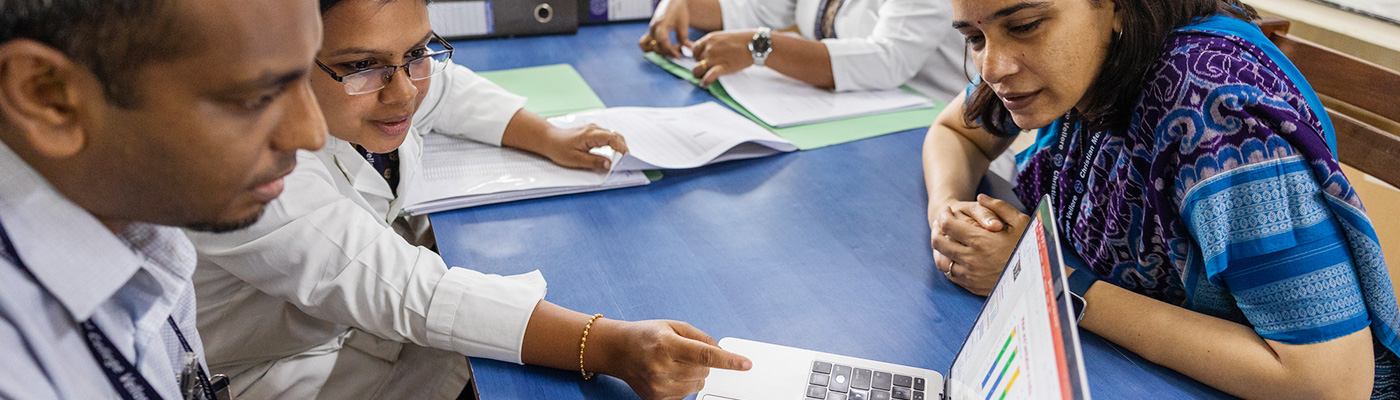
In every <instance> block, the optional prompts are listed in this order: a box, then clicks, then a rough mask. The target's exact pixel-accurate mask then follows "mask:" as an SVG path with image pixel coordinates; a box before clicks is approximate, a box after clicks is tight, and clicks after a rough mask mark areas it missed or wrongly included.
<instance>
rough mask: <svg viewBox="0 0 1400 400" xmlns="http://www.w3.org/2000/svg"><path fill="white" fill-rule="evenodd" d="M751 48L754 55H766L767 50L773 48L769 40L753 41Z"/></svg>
mask: <svg viewBox="0 0 1400 400" xmlns="http://www.w3.org/2000/svg"><path fill="white" fill-rule="evenodd" d="M751 47H753V51H754V52H755V53H767V52H768V50H769V49H772V48H773V41H772V40H771V39H768V40H764V39H758V40H754V41H753V43H751Z"/></svg>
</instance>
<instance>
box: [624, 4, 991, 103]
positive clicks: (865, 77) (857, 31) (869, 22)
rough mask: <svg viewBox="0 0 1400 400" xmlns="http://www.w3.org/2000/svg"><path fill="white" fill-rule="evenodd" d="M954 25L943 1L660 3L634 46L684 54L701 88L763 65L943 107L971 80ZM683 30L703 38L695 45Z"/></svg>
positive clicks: (828, 84)
mask: <svg viewBox="0 0 1400 400" xmlns="http://www.w3.org/2000/svg"><path fill="white" fill-rule="evenodd" d="M951 23H952V17H951V10H950V6H949V3H948V2H947V1H946V0H663V1H662V2H661V4H660V5H659V6H657V9H656V14H655V15H654V16H653V17H652V19H651V26H650V27H649V28H648V29H647V33H646V34H644V35H642V38H641V40H640V41H639V42H638V45H640V46H641V47H642V51H655V52H658V53H661V54H663V55H668V56H671V57H680V55H681V51H680V50H681V49H680V47H681V46H684V47H688V48H691V49H692V50H693V53H694V57H695V59H696V61H699V62H700V64H699V65H698V66H696V67H695V69H694V71H693V72H694V74H695V76H696V77H697V78H700V79H701V80H702V81H703V83H704V84H706V85H708V84H709V83H710V82H714V80H715V79H718V78H719V77H720V76H721V75H725V74H731V73H735V72H738V71H741V70H743V69H745V68H748V67H750V66H753V65H762V66H766V67H768V68H771V69H773V70H775V71H778V72H781V73H783V74H784V75H787V76H790V77H792V78H794V79H797V80H801V81H804V82H807V83H810V84H812V85H814V86H818V87H822V88H827V89H833V90H836V91H838V92H840V91H851V90H880V89H892V88H896V87H899V86H900V85H905V84H908V85H909V87H911V88H913V89H915V90H918V91H920V92H922V93H924V94H925V95H927V96H930V97H932V98H934V99H938V100H944V101H946V100H949V99H952V98H953V97H954V96H957V95H958V93H961V92H960V91H961V90H962V88H963V87H964V86H967V76H968V75H967V74H965V73H964V57H963V55H964V53H965V50H966V48H965V46H964V44H963V39H962V37H961V35H958V33H957V31H954V30H952V29H950V27H951V26H952V25H951ZM792 27H795V28H796V30H797V32H796V33H797V35H787V34H780V33H778V32H777V31H779V30H788V29H789V28H792ZM690 28H695V29H699V30H701V31H706V32H709V33H708V34H706V35H705V36H704V37H702V38H700V40H698V41H694V42H692V41H691V40H690ZM672 34H674V35H675V39H674V41H673V38H672Z"/></svg>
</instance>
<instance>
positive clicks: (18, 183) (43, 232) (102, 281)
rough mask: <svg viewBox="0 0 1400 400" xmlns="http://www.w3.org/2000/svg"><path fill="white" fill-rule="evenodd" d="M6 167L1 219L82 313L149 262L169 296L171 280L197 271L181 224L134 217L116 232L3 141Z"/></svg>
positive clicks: (0, 155)
mask: <svg viewBox="0 0 1400 400" xmlns="http://www.w3.org/2000/svg"><path fill="white" fill-rule="evenodd" d="M0 171H6V175H7V177H6V179H4V180H0V223H2V224H3V226H4V228H5V230H6V232H7V234H8V236H9V237H10V240H11V242H12V243H14V245H15V252H16V253H18V255H19V258H20V260H21V262H22V263H23V264H24V266H25V267H27V269H28V270H29V271H30V273H31V274H33V276H34V278H35V279H36V280H37V281H38V284H40V285H42V286H43V287H44V288H46V290H47V291H48V292H49V293H50V294H51V295H53V296H54V297H55V298H56V299H57V300H58V302H59V303H60V304H62V305H63V307H64V308H65V309H67V310H68V312H69V313H70V314H71V315H72V316H73V318H75V319H76V320H79V321H82V320H86V319H88V318H90V317H91V316H92V315H93V313H94V312H96V311H97V308H98V306H100V305H101V304H102V303H104V302H106V301H107V300H108V299H110V298H112V297H113V296H114V295H116V293H117V291H118V290H120V289H121V288H122V287H123V286H125V285H126V284H127V282H128V281H130V280H131V279H132V277H133V276H135V275H136V273H137V272H138V271H140V270H141V269H142V268H143V265H151V266H153V267H156V268H155V269H156V271H152V272H153V273H154V277H155V278H156V280H157V282H159V283H160V286H161V287H162V288H164V289H165V290H164V291H163V293H162V297H165V296H174V295H176V294H178V289H176V288H174V287H172V286H173V285H178V284H179V282H180V280H181V279H183V280H185V281H188V280H189V277H190V276H191V275H192V274H193V272H194V257H193V248H192V246H191V245H190V244H189V242H188V240H186V239H184V236H183V235H181V234H180V232H179V231H178V230H176V229H174V228H168V227H157V226H154V225H150V224H143V223H133V224H131V225H129V226H128V227H127V228H126V229H125V230H123V232H122V234H121V235H120V236H118V235H116V234H113V233H112V231H111V230H109V229H107V227H106V226H105V225H103V224H102V223H101V222H99V221H98V220H97V218H96V217H94V216H93V215H92V214H91V213H88V212H87V211H86V210H84V209H82V208H81V207H79V206H78V205H77V204H74V203H73V202H71V201H69V200H68V198H67V197H64V196H63V195H62V194H60V193H58V191H56V190H55V189H54V188H53V187H52V186H51V185H49V183H48V181H47V180H46V179H44V178H43V176H41V175H39V173H38V172H37V171H35V170H34V169H33V168H31V167H30V166H29V164H27V163H25V162H24V160H23V159H21V158H19V156H18V155H16V154H15V153H14V152H13V151H11V150H10V148H9V147H8V146H5V145H4V144H3V143H0Z"/></svg>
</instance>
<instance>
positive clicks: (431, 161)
mask: <svg viewBox="0 0 1400 400" xmlns="http://www.w3.org/2000/svg"><path fill="white" fill-rule="evenodd" d="M550 122H552V123H554V124H555V125H557V126H561V127H570V126H581V125H586V124H589V123H593V124H597V125H599V126H602V127H606V128H608V129H612V130H615V131H617V132H618V133H621V134H622V136H623V137H624V138H625V139H626V140H627V147H628V149H629V150H630V151H631V152H630V153H628V154H626V155H617V154H616V153H615V152H613V151H612V149H609V148H606V147H604V148H599V149H594V152H595V153H596V154H602V155H605V156H609V157H612V159H613V169H612V171H599V170H579V169H569V168H564V167H561V166H559V165H557V164H554V163H553V162H551V161H549V160H547V159H545V158H543V157H539V156H536V155H533V154H529V153H526V152H523V151H520V150H515V149H509V148H501V147H495V146H490V145H485V144H480V143H476V142H471V141H468V140H464V139H458V138H453V137H448V136H443V135H438V134H429V135H426V136H425V137H424V138H423V169H424V170H423V173H422V174H419V177H420V179H422V180H423V181H422V182H415V183H414V184H413V185H412V187H414V188H415V189H413V190H412V191H411V193H406V194H405V197H406V200H405V202H406V203H405V204H406V205H405V206H404V212H406V213H408V214H411V215H418V214H425V213H433V212H438V211H445V210H451V209H457V208H466V207H475V206H479V205H486V204H494V203H500V202H507V201H515V200H524V199H531V198H538V197H547V196H557V195H562V194H572V193H581V192H588V191H594V190H604V189H613V188H621V187H629V186H638V185H645V184H647V183H648V182H649V180H648V179H647V178H646V176H645V174H643V173H641V172H640V171H641V170H649V169H681V168H694V167H699V166H702V165H706V164H712V163H717V162H723V161H728V160H738V159H745V158H754V157H762V156H766V155H771V154H775V153H779V152H788V151H793V150H797V147H796V146H793V145H792V143H790V142H788V141H787V140H784V139H783V138H780V137H778V136H776V135H774V134H773V133H771V132H769V131H768V130H766V129H764V128H763V127H761V126H758V125H757V124H755V123H753V122H752V121H749V120H748V119H745V118H744V117H743V116H740V115H738V114H735V113H734V112H733V111H730V110H729V109H727V108H725V107H724V106H721V105H719V104H716V103H702V104H698V105H694V106H690V107H682V108H646V107H619V108H612V109H606V110H594V111H584V112H581V113H575V114H570V115H566V116H561V117H556V118H552V119H550Z"/></svg>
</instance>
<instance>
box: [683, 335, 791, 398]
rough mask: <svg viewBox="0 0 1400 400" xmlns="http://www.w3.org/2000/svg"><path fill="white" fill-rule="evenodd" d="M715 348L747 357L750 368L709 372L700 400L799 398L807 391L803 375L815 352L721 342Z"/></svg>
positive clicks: (749, 342)
mask: <svg viewBox="0 0 1400 400" xmlns="http://www.w3.org/2000/svg"><path fill="white" fill-rule="evenodd" d="M719 346H720V347H722V348H724V349H725V350H729V351H730V352H733V353H735V354H739V355H742V356H744V357H748V358H749V360H751V361H753V368H752V369H750V370H748V371H731V370H724V369H718V368H713V369H710V376H709V377H708V378H706V379H705V389H704V390H701V391H700V393H701V394H702V396H701V397H699V399H700V400H765V399H783V398H801V397H802V394H803V393H804V390H805V389H806V388H807V374H808V372H809V371H810V369H811V364H812V360H813V357H814V356H815V354H816V353H815V352H813V351H811V350H803V349H796V348H791V347H785V346H777V345H772V344H767V343H759V342H753V341H748V340H743V339H737V338H724V339H721V340H720V341H719Z"/></svg>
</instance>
